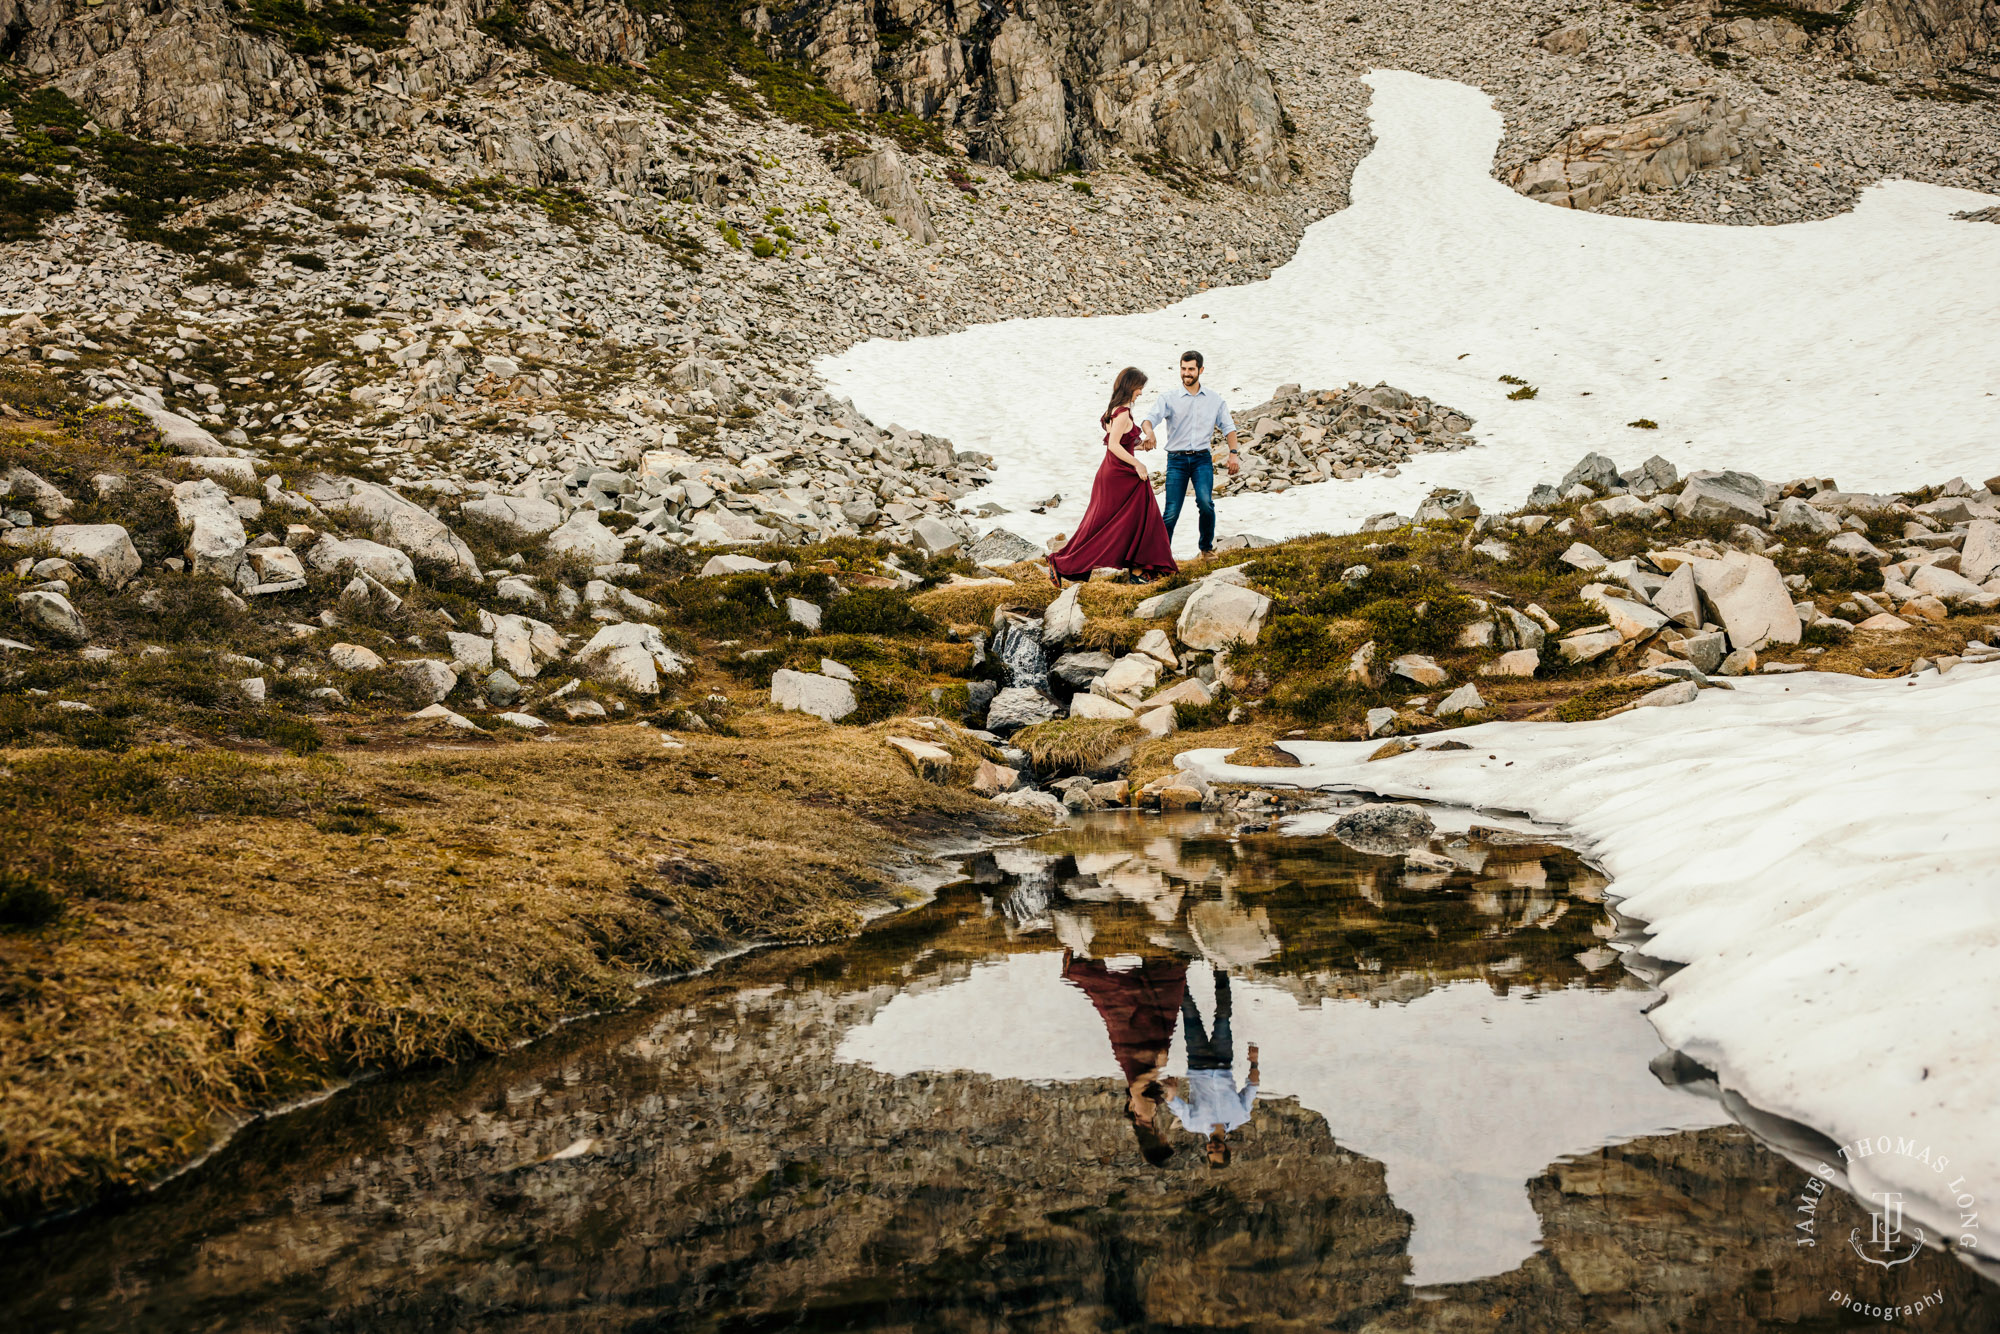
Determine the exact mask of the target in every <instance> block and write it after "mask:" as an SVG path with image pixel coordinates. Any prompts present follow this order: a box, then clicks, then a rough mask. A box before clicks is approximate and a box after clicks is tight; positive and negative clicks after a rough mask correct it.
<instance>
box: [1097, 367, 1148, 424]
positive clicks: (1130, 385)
mask: <svg viewBox="0 0 2000 1334" xmlns="http://www.w3.org/2000/svg"><path fill="white" fill-rule="evenodd" d="M1145 387H1146V372H1144V371H1142V370H1140V369H1139V368H1138V367H1137V366H1127V367H1126V368H1125V369H1124V370H1122V371H1120V372H1118V378H1117V379H1116V380H1113V381H1112V382H1111V406H1110V407H1108V408H1106V409H1105V410H1104V415H1103V416H1102V417H1099V418H1098V419H1097V420H1098V423H1099V424H1100V425H1104V424H1108V423H1109V422H1110V421H1111V419H1112V418H1113V417H1116V416H1117V415H1118V409H1120V408H1127V407H1130V406H1132V400H1133V399H1135V398H1137V397H1139V391H1140V390H1141V389H1144V388H1145Z"/></svg>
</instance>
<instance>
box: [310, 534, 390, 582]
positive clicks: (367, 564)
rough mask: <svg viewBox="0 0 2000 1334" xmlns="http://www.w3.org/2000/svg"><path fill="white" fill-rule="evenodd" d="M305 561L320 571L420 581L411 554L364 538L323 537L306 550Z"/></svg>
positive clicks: (383, 580)
mask: <svg viewBox="0 0 2000 1334" xmlns="http://www.w3.org/2000/svg"><path fill="white" fill-rule="evenodd" d="M306 563H307V564H309V565H311V566H312V567H313V569H315V570H318V571H319V572H320V573H321V574H347V573H353V574H365V575H367V576H368V577H369V578H371V579H373V580H375V581H376V582H378V583H384V584H413V583H415V582H416V581H417V571H416V567H415V566H413V565H412V564H411V563H410V558H409V557H408V556H406V555H404V554H403V553H402V552H400V551H398V550H397V549H396V548H394V547H391V546H385V545H383V544H382V543H380V542H371V541H369V540H368V539H367V538H365V537H348V538H340V537H322V538H321V539H320V540H319V541H317V542H315V543H313V545H312V547H311V548H310V549H309V550H308V551H307V552H306Z"/></svg>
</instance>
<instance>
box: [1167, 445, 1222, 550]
mask: <svg viewBox="0 0 2000 1334" xmlns="http://www.w3.org/2000/svg"><path fill="white" fill-rule="evenodd" d="M1189 482H1193V483H1194V507H1195V508H1196V509H1197V510H1199V511H1201V549H1202V550H1203V551H1204V552H1206V551H1213V550H1214V549H1215V460H1214V459H1213V458H1211V457H1209V453H1208V450H1207V449H1206V448H1202V449H1181V450H1169V451H1168V452H1167V494H1166V497H1165V500H1166V508H1165V510H1164V512H1163V513H1162V515H1161V517H1162V518H1164V519H1165V520H1166V521H1167V537H1168V539H1169V540H1171V539H1172V538H1173V535H1174V520H1176V519H1178V518H1180V517H1181V500H1182V498H1183V497H1184V496H1185V495H1186V494H1187V488H1188V483H1189Z"/></svg>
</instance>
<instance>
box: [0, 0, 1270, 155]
mask: <svg viewBox="0 0 2000 1334" xmlns="http://www.w3.org/2000/svg"><path fill="white" fill-rule="evenodd" d="M262 12H263V11H261V10H239V9H235V8H232V7H230V6H229V5H227V4H225V3H224V0H110V3H104V0H27V2H26V3H23V0H0V46H4V48H5V49H6V51H7V52H8V53H9V54H11V57H12V59H13V60H14V62H15V63H17V64H18V66H19V67H20V68H21V69H22V70H23V71H24V72H25V73H26V74H28V75H29V76H30V77H31V78H33V79H35V80H37V81H41V80H50V81H53V82H54V84H55V85H56V86H57V87H59V88H60V89H62V91H63V92H65V93H67V94H68V95H69V96H71V97H73V98H75V99H76V100H77V101H78V102H79V103H80V104H81V105H83V106H85V107H86V108H88V109H89V110H90V111H91V113H92V114H93V115H95V116H96V117H97V118H98V119H99V120H100V122H101V123H103V124H104V125H105V126H107V127H108V128H112V129H117V130H121V131H124V132H127V133H132V134H141V135H147V136H150V137H154V138H162V139H174V140H195V141H215V140H220V139H225V138H227V137H229V136H231V135H234V134H239V133H243V132H245V131H248V130H250V129H252V128H253V127H256V128H258V129H268V128H273V127H275V126H278V125H282V124H285V123H289V125H290V126H291V127H292V128H294V129H295V130H296V131H297V132H299V133H324V132H325V131H326V129H327V128H328V127H329V125H330V124H334V123H346V124H349V125H354V126H356V127H358V128H363V129H369V128H374V129H383V130H388V129H394V128H403V129H408V128H412V127H413V124H414V122H415V121H416V120H420V119H422V117H420V116H412V115H411V113H410V105H411V103H412V101H413V100H418V101H420V100H422V99H424V98H427V97H432V96H436V95H438V94H439V93H441V92H443V91H445V90H447V89H450V88H452V87H456V86H461V85H464V84H468V83H471V82H474V81H476V80H478V79H481V78H483V77H486V76H488V75H490V74H492V73H494V72H495V70H496V69H501V68H504V67H506V66H507V65H509V64H510V63H519V64H527V63H532V62H531V61H527V60H524V59H523V53H524V52H532V53H534V54H535V55H536V56H549V55H553V56H555V57H556V58H558V59H567V60H570V61H574V62H579V63H581V64H583V65H588V66H596V67H603V69H605V70H607V71H610V73H609V74H606V75H600V76H599V78H600V79H615V78H617V77H618V72H619V71H624V72H635V71H640V70H645V69H646V68H647V62H648V61H649V60H650V59H652V58H653V57H654V56H655V55H657V54H659V53H661V52H663V51H665V50H667V49H668V48H671V47H674V46H675V45H676V44H677V43H688V42H691V43H692V45H693V46H694V47H696V48H699V47H701V46H703V45H704V44H707V45H713V44H714V29H713V27H712V26H711V27H709V28H704V29H702V30H701V32H700V33H699V34H698V35H696V36H695V37H693V38H690V37H689V32H690V29H689V26H688V25H686V24H684V23H683V22H682V20H681V18H680V17H677V16H676V15H675V14H674V13H673V12H672V11H670V10H667V9H666V8H665V7H663V6H659V7H648V8H647V9H646V10H645V12H641V11H640V10H639V9H634V8H629V7H627V6H626V5H623V4H618V3H613V4H608V5H598V4H591V5H580V4H560V3H554V2H552V0H530V3H528V4H525V5H515V4H512V3H509V2H508V0H439V2H438V3H434V4H427V5H422V6H418V7H415V8H411V7H408V6H403V5H394V4H388V3H373V4H358V5H351V6H345V7H342V8H341V9H340V10H339V11H338V13H337V14H336V15H335V16H334V17H332V18H328V19H326V20H325V21H324V22H325V24H326V25H330V26H321V20H319V19H316V18H314V17H312V16H313V15H314V14H316V13H321V12H324V11H314V10H304V11H299V12H298V13H299V14H304V15H306V16H307V17H305V18H300V17H299V16H298V14H289V17H288V18H286V19H282V20H278V19H271V20H267V19H264V18H261V17H259V15H261V14H262ZM711 17H712V16H711ZM746 17H747V18H748V20H749V21H750V23H751V25H752V27H753V28H754V29H755V30H757V31H758V32H759V33H761V34H763V35H764V36H765V38H766V40H767V42H768V45H769V47H770V48H771V50H772V51H774V52H778V53H781V54H790V55H792V56H795V57H798V58H801V59H804V60H807V61H810V62H811V63H812V64H813V65H814V66H816V67H817V68H818V69H819V70H820V71H821V72H822V74H823V75H824V77H825V78H826V80H827V83H828V85H829V87H831V89H832V90H833V91H834V92H835V93H837V94H838V95H839V96H841V97H842V98H844V99H845V100H846V101H848V102H849V103H851V104H852V105H853V106H854V107H855V108H857V109H859V110H861V111H863V112H868V113H877V112H889V113H906V114H911V115H915V116H917V117H920V118H923V119H925V120H928V121H933V122H936V123H937V124H938V125H939V126H941V127H943V128H944V129H945V130H946V132H947V133H950V134H952V135H954V136H956V137H958V138H959V139H960V140H961V141H962V142H963V143H964V144H965V145H966V146H968V147H969V148H970V149H971V150H972V152H973V153H974V155H975V156H976V157H978V158H980V159H981V160H984V161H989V162H992V163H994V164H996V165H1000V166H1005V167H1008V168H1010V169H1014V170H1025V171H1031V172H1036V173H1041V174H1048V173H1051V172H1056V171H1060V170H1063V169H1064V168H1067V167H1071V166H1092V167H1094V166H1098V165H1101V163H1102V161H1103V160H1104V157H1105V154H1106V151H1107V150H1108V149H1109V148H1110V147H1111V146H1114V145H1115V146H1116V147H1118V148H1120V149H1123V150H1124V151H1126V152H1128V153H1130V154H1133V155H1135V156H1141V157H1148V156H1156V157H1160V158H1162V159H1164V160H1166V161H1168V162H1171V163H1173V164H1176V165H1178V166H1179V167H1182V168H1189V169H1194V170H1196V171H1199V172H1202V173H1205V174H1214V175H1223V176H1231V177H1235V178H1237V179H1238V180H1240V181H1241V182H1242V183H1243V184H1246V185H1249V186H1251V187H1253V188H1256V189H1264V190H1268V189H1272V188H1275V187H1276V186H1277V185H1279V184H1280V183H1281V182H1282V181H1283V180H1284V179H1285V177H1286V175H1287V173H1288V166H1287V161H1286V157H1285V148H1284V133H1283V129H1282V123H1283V119H1284V118H1283V113H1282V111H1281V110H1280V108H1279V104H1278V98H1277V93H1276V90H1275V88H1274V86H1273V84H1272V81H1271V76H1270V74H1269V73H1268V72H1267V71H1265V70H1264V69H1263V68H1262V67H1261V66H1259V65H1258V64H1257V63H1256V61H1255V59H1254V58H1253V52H1254V50H1255V40H1254V33H1253V31H1252V27H1251V23H1250V20H1249V18H1248V16H1247V15H1245V14H1244V12H1243V11H1242V10H1241V9H1239V8H1237V6H1236V5H1235V4H1233V3H1231V0H1147V3H1145V4H1143V5H1137V6H1134V5H1127V4H1113V3H1110V0H1062V2H1061V3H1051V4H1044V5H1041V6H1039V7H1034V8H1031V9H1024V10H1023V11H1022V12H1014V11H1012V10H1006V9H1000V8H997V7H990V6H989V7H986V8H982V7H980V6H978V5H973V4H964V5H960V4H958V3H956V0H903V3H901V4H900V5H888V6H874V5H863V4H859V3H856V2H855V0H833V2H832V3H819V4H812V5H807V6H805V7H803V8H802V9H800V10H797V11H792V12H790V13H788V14H786V15H784V16H782V17H780V18H778V19H774V18H773V17H772V15H771V13H770V11H768V10H764V9H759V10H755V11H751V12H750V13H749V14H748V15H747V16H746ZM695 54H696V55H697V56H699V55H702V54H705V53H704V52H702V51H699V50H697V51H696V52H695ZM635 81H636V80H635ZM356 99H358V100H356ZM497 156H498V157H500V158H507V157H517V156H519V155H518V154H511V153H504V152H503V153H500V154H498V155H497ZM500 165H502V166H507V167H516V166H518V165H519V164H516V163H512V162H503V163H500ZM542 174H543V175H544V176H546V175H547V173H546V172H543V173H542Z"/></svg>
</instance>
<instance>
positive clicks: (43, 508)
mask: <svg viewBox="0 0 2000 1334" xmlns="http://www.w3.org/2000/svg"><path fill="white" fill-rule="evenodd" d="M6 483H7V490H6V492H5V494H6V495H7V496H9V497H10V498H12V499H13V500H15V501H16V502H18V503H19V504H20V505H21V506H22V507H24V508H26V509H30V510H33V511H34V512H35V513H37V514H39V515H41V516H42V517H43V518H44V519H60V518H62V516H63V515H65V514H67V513H69V512H70V510H71V509H72V508H73V505H74V502H72V501H71V500H70V498H69V497H68V496H66V495H64V494H63V493H62V491H61V490H60V489H59V488H58V487H56V486H55V485H54V484H53V483H51V482H49V481H47V480H46V479H44V478H43V477H41V476H40V475H38V474H36V473H33V472H30V471H28V469H26V468H23V467H21V466H19V465H18V464H17V465H15V466H14V467H11V468H9V469H7V474H6Z"/></svg>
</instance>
